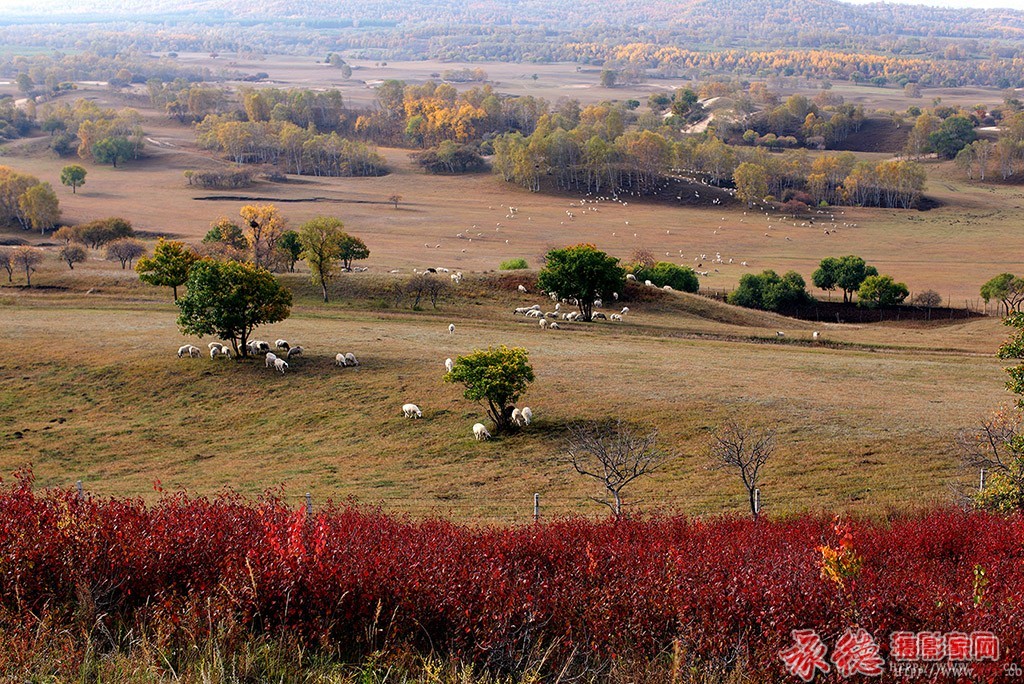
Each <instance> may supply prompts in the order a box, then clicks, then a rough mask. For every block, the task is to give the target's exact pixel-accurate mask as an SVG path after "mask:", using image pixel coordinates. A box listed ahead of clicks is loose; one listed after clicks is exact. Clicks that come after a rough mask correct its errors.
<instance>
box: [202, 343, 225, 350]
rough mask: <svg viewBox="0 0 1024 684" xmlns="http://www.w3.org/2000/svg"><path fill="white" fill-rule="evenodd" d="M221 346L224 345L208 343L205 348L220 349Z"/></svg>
mask: <svg viewBox="0 0 1024 684" xmlns="http://www.w3.org/2000/svg"><path fill="white" fill-rule="evenodd" d="M223 346H224V345H223V344H221V343H220V342H210V343H209V344H208V345H206V347H207V348H208V349H213V348H214V347H217V348H218V349H219V348H220V347H223Z"/></svg>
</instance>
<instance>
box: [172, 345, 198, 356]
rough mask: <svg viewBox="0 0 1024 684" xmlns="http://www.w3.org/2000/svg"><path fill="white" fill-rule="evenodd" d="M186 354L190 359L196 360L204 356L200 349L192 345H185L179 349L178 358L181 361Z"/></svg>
mask: <svg viewBox="0 0 1024 684" xmlns="http://www.w3.org/2000/svg"><path fill="white" fill-rule="evenodd" d="M185 354H188V356H189V358H196V357H198V356H200V355H201V354H202V352H201V351H200V350H199V347H196V346H195V345H191V344H185V345H182V346H180V347H178V358H179V359H180V358H181V357H182V356H184V355H185Z"/></svg>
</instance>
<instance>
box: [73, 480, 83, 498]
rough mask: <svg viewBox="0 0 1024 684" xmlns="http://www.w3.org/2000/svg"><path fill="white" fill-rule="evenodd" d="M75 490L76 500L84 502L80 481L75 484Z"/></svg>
mask: <svg viewBox="0 0 1024 684" xmlns="http://www.w3.org/2000/svg"><path fill="white" fill-rule="evenodd" d="M75 489H77V490H78V500H79V501H84V500H85V490H83V489H82V481H81V480H78V481H77V482H75Z"/></svg>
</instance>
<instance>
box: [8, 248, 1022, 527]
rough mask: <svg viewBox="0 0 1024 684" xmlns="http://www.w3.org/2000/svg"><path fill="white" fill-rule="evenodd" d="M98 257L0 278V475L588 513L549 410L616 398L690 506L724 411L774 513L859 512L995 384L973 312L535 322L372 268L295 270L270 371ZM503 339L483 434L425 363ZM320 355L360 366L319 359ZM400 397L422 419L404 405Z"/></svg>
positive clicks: (692, 307)
mask: <svg viewBox="0 0 1024 684" xmlns="http://www.w3.org/2000/svg"><path fill="white" fill-rule="evenodd" d="M106 268H107V267H106V266H101V265H99V264H90V265H89V269H87V270H86V271H85V272H83V273H79V272H77V271H76V275H75V276H74V278H76V279H77V285H76V287H75V288H73V289H70V290H65V291H57V292H49V293H41V292H36V293H25V292H23V291H22V292H16V291H14V290H13V289H8V288H3V289H2V290H0V292H3V293H4V295H3V296H2V297H0V302H2V303H3V304H4V306H2V308H0V311H3V317H4V320H5V321H6V325H5V328H6V331H7V336H8V338H9V340H8V342H9V345H10V347H9V348H10V349H31V350H32V353H25V354H17V355H7V356H5V358H4V359H3V360H2V361H0V440H2V442H3V449H2V450H0V451H2V456H0V471H10V470H11V469H12V468H14V467H16V466H18V465H21V464H25V463H29V462H31V463H32V464H33V465H34V468H35V471H36V474H37V476H38V477H39V480H40V483H41V484H44V485H56V484H68V483H71V482H73V481H74V480H76V479H79V478H80V479H82V480H84V482H85V484H86V486H87V487H88V488H89V490H90V491H98V492H104V493H117V494H122V495H128V494H130V495H143V496H149V495H152V484H153V482H154V480H157V479H159V480H160V481H161V482H162V483H163V485H164V487H168V488H178V487H186V488H188V489H190V490H193V491H196V492H200V493H215V492H216V491H218V490H219V489H220V488H222V487H225V486H229V487H233V488H237V489H240V490H242V491H245V492H249V493H256V492H259V491H262V490H264V489H266V488H269V487H275V486H277V485H279V484H280V485H283V486H284V488H285V491H286V493H287V494H288V495H289V496H293V497H295V499H296V501H298V500H299V498H300V497H301V495H302V494H303V493H304V492H305V491H311V492H313V493H314V495H315V496H316V497H317V499H325V498H335V499H337V498H341V497H347V496H355V497H357V498H358V499H360V500H362V501H380V502H382V503H384V504H385V505H386V506H387V507H389V508H392V509H395V510H401V511H407V512H411V513H414V514H425V513H428V512H441V513H446V514H451V515H453V516H455V517H458V518H461V519H484V520H503V521H512V520H524V519H525V518H526V517H527V516H528V514H529V510H530V501H531V498H532V494H533V492H536V491H539V492H541V493H542V497H543V499H542V500H543V505H544V508H545V511H546V512H551V513H556V512H558V513H562V512H569V511H582V512H586V511H591V512H593V511H594V507H593V504H592V503H589V502H587V501H586V498H585V497H587V496H590V495H595V494H597V493H598V492H596V491H595V489H594V488H593V487H592V486H591V485H590V484H589V483H587V482H585V481H582V480H580V479H579V478H578V477H577V476H575V475H573V474H572V473H571V472H570V470H569V469H568V468H567V466H565V465H564V464H563V463H561V462H560V461H559V459H560V453H561V447H562V442H561V435H562V431H563V430H562V429H563V426H564V424H565V423H566V422H567V421H571V420H574V419H578V418H581V417H588V416H590V417H596V416H606V415H611V414H621V415H623V416H625V417H627V418H630V419H634V420H639V421H643V422H646V423H649V424H651V425H656V426H657V427H658V428H659V430H660V432H661V435H662V443H663V445H664V446H665V447H666V448H668V449H670V450H671V451H673V452H675V453H678V454H679V455H680V458H679V459H678V460H677V461H675V462H674V463H673V464H672V465H671V466H670V467H669V468H667V469H666V470H665V471H664V472H663V473H661V474H659V475H657V476H656V477H655V478H653V479H652V480H650V481H648V482H646V483H643V484H641V485H639V486H638V487H637V490H636V491H635V492H634V497H638V498H642V499H643V500H644V502H645V504H644V505H647V506H652V505H659V506H677V507H679V508H681V509H683V510H686V511H689V512H694V513H706V512H715V511H722V510H741V509H742V506H743V505H744V503H743V497H742V496H741V494H742V492H741V490H740V488H739V483H738V482H737V481H736V480H735V477H734V476H733V475H732V474H731V473H724V472H719V471H712V470H708V469H707V467H706V466H707V461H706V459H705V457H704V456H703V455H702V450H703V445H704V443H705V440H706V433H707V431H708V430H709V429H710V428H712V427H713V426H714V425H715V424H717V423H718V422H719V421H720V420H721V419H722V418H724V417H725V416H727V415H730V414H739V415H744V416H749V417H752V418H754V419H756V420H760V421H770V422H778V424H779V425H780V427H781V438H780V450H779V455H778V458H777V459H776V461H775V462H774V463H773V464H772V465H771V467H770V468H769V469H768V472H767V476H766V479H765V483H764V493H765V501H766V505H768V506H770V507H771V508H772V510H774V511H775V512H783V511H792V510H797V509H801V508H807V507H811V508H818V507H828V508H834V509H838V510H860V511H876V512H877V511H880V510H883V509H884V508H885V507H887V506H890V505H915V504H918V503H920V502H922V501H927V500H930V499H936V498H943V497H945V496H946V484H945V483H946V481H947V480H948V479H949V478H950V477H951V476H953V475H955V473H954V460H955V459H954V454H953V450H952V447H951V440H952V436H953V433H954V432H955V430H956V429H957V428H959V427H961V426H964V425H967V424H970V423H971V422H973V420H974V419H975V418H976V417H978V416H981V415H983V414H984V413H985V412H986V411H987V410H988V409H989V408H991V407H993V406H995V405H997V404H998V403H1000V402H1001V401H1004V400H1005V399H1006V397H1005V393H1004V392H1003V390H1002V381H1003V377H1002V371H1001V368H1000V364H999V363H998V362H997V361H995V360H994V359H993V358H992V357H991V355H990V350H991V349H993V348H994V346H995V345H996V344H997V343H998V341H999V340H1000V339H1001V337H1002V330H1001V328H1000V326H998V323H997V322H996V321H992V320H982V321H975V322H971V323H964V324H957V325H950V326H936V327H930V328H928V327H920V326H918V327H914V328H899V327H895V326H888V325H886V326H881V327H879V326H874V327H872V326H865V327H862V328H853V327H845V326H844V327H843V328H837V327H830V328H825V329H824V333H825V338H826V339H827V340H828V341H829V342H840V341H842V342H846V343H848V346H842V347H839V348H830V347H828V346H825V345H814V344H812V343H811V341H810V339H809V338H810V330H811V329H810V327H809V326H808V325H807V324H800V325H799V327H794V325H793V324H792V322H790V325H789V326H788V327H787V328H786V329H787V330H788V335H787V338H786V343H785V344H776V343H775V340H774V330H775V329H777V328H779V327H780V325H779V324H780V321H784V319H779V318H778V317H775V316H771V315H765V314H759V313H751V312H746V311H738V310H736V309H734V308H732V307H728V306H725V305H721V304H716V303H712V302H708V301H707V300H703V299H701V298H692V297H684V296H681V295H670V296H667V297H665V298H663V299H661V300H659V301H657V302H652V303H647V304H634V305H632V306H631V309H632V310H631V312H630V314H629V315H628V316H627V322H626V323H625V324H623V325H621V326H620V325H613V324H595V325H593V326H582V325H571V324H570V325H567V326H566V327H567V328H569V329H567V330H563V331H560V332H543V331H541V330H539V329H538V327H537V326H536V324H535V322H533V321H526V320H524V319H522V318H518V319H515V318H512V317H511V316H510V315H509V313H508V312H509V309H510V304H511V302H512V301H513V299H515V300H516V301H518V299H519V298H518V297H513V296H512V295H511V294H508V293H505V292H498V291H494V290H492V289H490V288H488V287H485V286H483V285H482V284H481V283H480V282H479V281H475V282H469V283H466V284H465V285H464V289H463V290H462V292H463V294H462V295H460V296H459V297H457V298H456V299H455V300H453V301H451V302H448V303H446V304H445V306H444V309H443V310H442V311H439V312H434V311H432V310H427V311H423V312H412V311H410V310H409V309H407V308H405V309H393V308H388V309H383V310H374V309H373V308H372V307H374V306H376V305H378V304H379V298H378V297H376V296H374V294H373V293H374V291H375V288H378V287H380V285H379V279H378V278H376V277H374V276H369V275H351V276H348V277H347V278H346V279H345V281H344V282H343V283H341V284H340V285H339V288H338V289H339V292H347V293H349V296H348V298H347V299H345V301H342V302H339V303H332V304H331V305H328V306H323V305H321V304H319V303H317V302H316V300H315V298H314V297H313V296H312V294H313V293H312V291H311V290H310V289H309V288H308V285H306V284H305V282H304V281H303V280H302V279H301V278H299V277H294V279H293V280H292V284H293V285H294V286H295V287H296V289H297V290H298V291H299V292H300V301H299V305H298V306H297V307H296V311H295V313H294V315H293V316H292V318H291V319H289V320H288V321H286V322H284V323H281V324H278V325H276V326H273V327H270V328H268V329H266V330H261V331H260V336H261V337H262V338H265V339H271V340H272V339H275V338H276V337H278V336H283V337H285V338H288V339H290V340H292V341H295V342H299V343H301V344H303V345H304V346H305V347H306V348H307V354H306V355H305V356H304V357H303V358H301V359H298V360H296V361H295V362H294V363H293V368H292V372H290V373H288V374H287V375H284V376H281V375H279V374H276V373H274V372H273V371H271V370H267V369H265V368H263V365H262V361H260V362H258V363H256V362H249V363H237V362H223V361H221V362H218V363H214V362H211V361H210V360H209V359H208V358H203V359H182V360H178V359H176V358H175V357H174V350H175V349H176V348H177V347H178V346H179V345H180V344H182V343H184V340H183V339H182V338H181V336H180V334H179V333H178V332H177V330H176V328H175V325H174V315H175V313H174V311H175V310H174V309H173V307H172V306H171V305H170V304H169V303H168V302H167V301H166V300H161V299H157V298H158V297H161V296H162V294H163V293H158V292H156V291H154V290H151V289H148V288H145V289H144V288H141V287H140V286H138V285H137V284H134V283H130V282H129V283H128V284H125V285H117V284H116V283H117V281H118V276H120V275H121V274H120V272H119V271H118V272H114V271H108V270H106ZM79 270H81V269H79ZM53 275H54V281H57V280H58V278H57V277H56V276H58V275H59V274H53ZM69 277H70V276H65V279H68V278H69ZM360 279H361V280H360ZM72 282H74V281H72ZM101 283H103V285H101V286H100V287H98V288H96V289H98V290H99V292H96V291H95V290H94V294H92V295H87V294H85V292H84V290H85V289H86V286H93V287H94V288H95V287H96V286H97V285H99V284H101ZM524 299H526V300H527V301H542V300H539V299H536V298H530V297H525V298H524ZM709 309H710V310H709ZM709 314H711V315H712V316H713V317H714V318H715V319H717V320H712V319H711V318H707V317H706V316H708V315H709ZM450 320H455V321H456V322H457V331H456V334H455V335H454V336H449V335H448V333H447V329H446V328H447V323H448V322H449V321H450ZM723 321H725V322H723ZM758 340H761V341H760V342H759V341H758ZM197 342H198V341H197ZM503 343H504V344H515V345H522V346H525V347H526V348H528V349H529V350H530V352H531V360H532V361H533V363H534V366H535V368H536V371H537V382H536V383H535V385H534V386H533V387H532V388H531V390H530V392H529V394H528V396H527V398H526V401H525V403H528V404H529V405H530V406H531V407H533V408H534V411H535V413H536V415H537V417H538V421H537V424H536V425H535V426H533V427H532V428H531V429H530V430H528V431H526V432H524V433H521V434H519V435H515V436H510V437H506V438H503V439H500V440H496V441H493V442H489V443H482V444H480V443H476V442H475V441H473V439H472V437H471V433H470V426H471V425H472V424H473V423H474V422H476V421H477V420H482V419H483V418H484V415H483V410H482V408H481V407H479V406H477V405H475V404H473V403H471V402H468V401H466V400H464V399H462V398H461V396H460V392H459V391H458V390H457V388H455V387H453V386H446V385H444V384H442V383H441V381H440V379H441V375H442V373H443V365H442V362H443V360H444V358H445V357H446V356H452V357H454V356H455V355H457V354H461V353H466V352H468V351H471V350H472V349H474V348H477V347H481V346H487V345H494V344H503ZM896 345H900V346H896ZM904 345H905V348H904ZM200 346H203V347H205V340H204V341H203V343H200ZM338 351H353V352H354V353H355V354H356V355H357V356H358V357H359V358H360V359H361V361H362V365H361V367H359V368H358V369H339V368H336V367H334V366H333V365H332V364H331V362H332V360H333V357H334V354H335V353H337V352H338ZM966 388H970V390H969V391H966ZM407 401H413V402H416V403H418V404H419V405H420V406H421V407H422V408H423V409H424V414H425V415H424V420H422V421H408V420H404V419H403V418H402V417H401V412H400V409H399V407H400V406H401V404H402V403H405V402H407ZM61 418H63V419H64V422H58V421H59V419H61ZM16 433H20V435H21V436H20V437H19V436H17V434H16Z"/></svg>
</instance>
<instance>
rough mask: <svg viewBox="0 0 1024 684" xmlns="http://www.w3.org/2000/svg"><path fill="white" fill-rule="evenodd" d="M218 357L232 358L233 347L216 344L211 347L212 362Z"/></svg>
mask: <svg viewBox="0 0 1024 684" xmlns="http://www.w3.org/2000/svg"><path fill="white" fill-rule="evenodd" d="M218 356H226V357H228V358H229V359H230V358H231V347H228V346H227V345H223V344H214V345H213V346H211V347H210V360H211V361H212V360H213V359H215V358H217V357H218Z"/></svg>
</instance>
